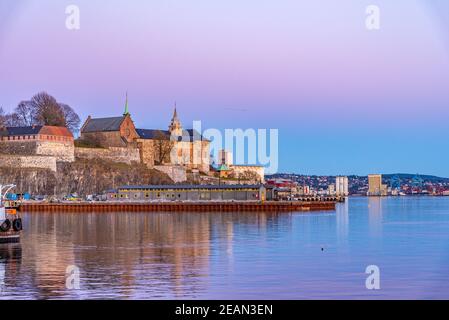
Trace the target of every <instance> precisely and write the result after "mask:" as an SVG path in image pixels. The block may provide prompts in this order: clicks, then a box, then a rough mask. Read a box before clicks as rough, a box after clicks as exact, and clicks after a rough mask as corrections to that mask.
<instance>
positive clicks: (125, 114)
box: [123, 92, 129, 116]
mask: <svg viewBox="0 0 449 320" xmlns="http://www.w3.org/2000/svg"><path fill="white" fill-rule="evenodd" d="M123 115H124V116H127V115H129V109H128V92H126V102H125V112H124V113H123Z"/></svg>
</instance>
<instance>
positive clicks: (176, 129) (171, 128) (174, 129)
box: [168, 102, 182, 135]
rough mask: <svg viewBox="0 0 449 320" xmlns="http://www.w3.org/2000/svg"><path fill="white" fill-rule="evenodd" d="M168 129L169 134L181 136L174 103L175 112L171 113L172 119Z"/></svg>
mask: <svg viewBox="0 0 449 320" xmlns="http://www.w3.org/2000/svg"><path fill="white" fill-rule="evenodd" d="M168 128H169V131H170V132H171V133H175V134H176V135H182V125H181V121H179V117H178V108H177V106H176V102H175V110H174V111H173V118H172V119H171V123H170V126H169V127H168Z"/></svg>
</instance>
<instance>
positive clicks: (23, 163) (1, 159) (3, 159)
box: [0, 154, 56, 172]
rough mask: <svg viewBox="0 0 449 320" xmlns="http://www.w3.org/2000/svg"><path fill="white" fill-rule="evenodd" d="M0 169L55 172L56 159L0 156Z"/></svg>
mask: <svg viewBox="0 0 449 320" xmlns="http://www.w3.org/2000/svg"><path fill="white" fill-rule="evenodd" d="M0 167H4V168H33V169H36V168H37V169H50V170H51V171H53V172H56V157H51V156H20V155H3V154H0Z"/></svg>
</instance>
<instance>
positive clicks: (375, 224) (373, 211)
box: [368, 197, 386, 237]
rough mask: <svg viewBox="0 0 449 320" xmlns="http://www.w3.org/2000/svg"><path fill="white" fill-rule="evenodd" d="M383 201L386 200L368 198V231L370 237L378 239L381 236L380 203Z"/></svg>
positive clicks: (381, 213)
mask: <svg viewBox="0 0 449 320" xmlns="http://www.w3.org/2000/svg"><path fill="white" fill-rule="evenodd" d="M384 199H386V198H382V197H369V198H368V219H369V231H370V234H371V235H372V236H376V237H378V236H381V235H382V216H383V212H382V202H383V200H384Z"/></svg>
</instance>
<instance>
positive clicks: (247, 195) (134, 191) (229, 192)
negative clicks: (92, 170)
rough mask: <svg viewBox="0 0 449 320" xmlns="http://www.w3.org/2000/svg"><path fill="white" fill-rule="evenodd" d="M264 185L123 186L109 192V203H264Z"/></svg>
mask: <svg viewBox="0 0 449 320" xmlns="http://www.w3.org/2000/svg"><path fill="white" fill-rule="evenodd" d="M265 198H266V191H265V187H264V186H263V185H226V186H225V185H221V186H217V185H170V186H153V185H151V186H123V187H120V188H118V189H117V190H110V191H108V192H107V199H108V200H109V201H264V200H265Z"/></svg>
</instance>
